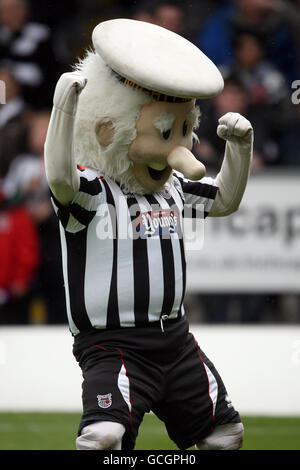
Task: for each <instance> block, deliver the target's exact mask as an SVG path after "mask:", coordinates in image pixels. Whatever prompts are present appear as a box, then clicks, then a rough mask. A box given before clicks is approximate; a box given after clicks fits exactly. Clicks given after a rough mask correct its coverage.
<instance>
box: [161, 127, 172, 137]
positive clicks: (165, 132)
mask: <svg viewBox="0 0 300 470" xmlns="http://www.w3.org/2000/svg"><path fill="white" fill-rule="evenodd" d="M170 135H171V129H168V130H167V131H163V133H162V137H163V139H164V140H168V139H169V138H170Z"/></svg>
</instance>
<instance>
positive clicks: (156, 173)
mask: <svg viewBox="0 0 300 470" xmlns="http://www.w3.org/2000/svg"><path fill="white" fill-rule="evenodd" d="M148 171H149V175H150V176H151V178H152V179H153V180H155V181H159V180H160V179H161V177H162V176H163V174H164V172H165V168H164V169H163V170H155V169H154V168H151V167H150V166H148Z"/></svg>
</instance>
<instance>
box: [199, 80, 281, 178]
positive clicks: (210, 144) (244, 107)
mask: <svg viewBox="0 0 300 470" xmlns="http://www.w3.org/2000/svg"><path fill="white" fill-rule="evenodd" d="M224 83H225V84H224V90H223V92H222V93H221V94H220V95H218V96H216V97H215V98H214V99H213V100H210V101H209V102H206V101H203V102H202V103H200V106H201V110H202V116H201V124H200V128H199V130H198V132H197V133H198V136H199V138H200V142H199V143H197V144H195V146H194V152H195V154H196V155H197V158H199V160H201V161H203V163H204V164H206V165H207V167H208V169H211V170H213V171H214V172H215V171H216V170H218V169H219V168H220V164H221V161H222V159H223V155H224V145H225V144H224V142H223V140H222V139H220V138H219V137H218V136H217V134H216V129H217V126H218V119H219V118H220V117H221V116H223V115H224V114H226V113H227V112H236V113H240V114H242V115H244V116H246V117H247V118H248V119H249V120H250V122H251V123H252V125H253V127H254V132H255V142H254V154H253V166H252V170H253V171H255V170H256V171H257V170H259V169H261V168H262V167H263V166H265V165H268V164H273V163H274V162H275V161H277V159H278V158H279V144H278V142H277V141H276V140H275V138H274V136H273V131H272V125H271V123H270V122H269V116H268V114H267V112H265V108H264V107H263V109H262V110H260V112H257V109H258V108H257V107H251V106H250V103H249V97H248V93H247V90H246V88H245V87H244V85H243V83H242V82H241V80H240V79H239V77H237V76H235V75H232V76H229V77H227V79H225V82H224Z"/></svg>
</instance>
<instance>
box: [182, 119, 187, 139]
mask: <svg viewBox="0 0 300 470" xmlns="http://www.w3.org/2000/svg"><path fill="white" fill-rule="evenodd" d="M187 131H188V125H187V122H186V121H184V123H183V126H182V135H183V137H185V136H186V135H187Z"/></svg>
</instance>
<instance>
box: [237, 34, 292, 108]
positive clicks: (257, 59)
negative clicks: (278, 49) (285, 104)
mask: <svg viewBox="0 0 300 470" xmlns="http://www.w3.org/2000/svg"><path fill="white" fill-rule="evenodd" d="M234 42H235V48H234V50H235V56H236V66H235V68H234V70H233V72H234V73H235V74H236V75H238V76H239V78H240V80H241V82H242V83H243V84H244V86H245V88H246V90H247V93H248V96H249V100H250V104H251V105H252V106H267V107H270V106H273V105H278V104H280V103H282V101H283V100H284V99H286V98H287V96H288V89H287V86H286V82H285V79H284V76H283V75H282V74H281V73H280V72H279V71H278V70H277V69H276V68H275V67H274V66H273V65H272V63H271V62H269V61H268V60H266V58H265V44H264V40H263V38H262V37H261V36H260V35H259V34H255V33H251V32H250V33H248V32H241V33H240V34H237V35H236V37H235V41H234Z"/></svg>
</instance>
